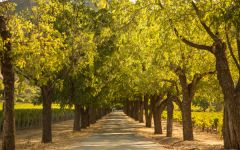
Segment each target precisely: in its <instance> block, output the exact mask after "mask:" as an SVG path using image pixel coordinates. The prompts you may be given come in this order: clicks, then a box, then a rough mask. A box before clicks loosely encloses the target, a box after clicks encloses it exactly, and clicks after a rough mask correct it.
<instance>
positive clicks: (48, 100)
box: [41, 84, 52, 143]
mask: <svg viewBox="0 0 240 150" xmlns="http://www.w3.org/2000/svg"><path fill="white" fill-rule="evenodd" d="M51 94H52V90H51V85H50V84H48V85H45V86H42V87H41V95H42V101H43V110H42V142H43V143H50V142H52V108H51V105H52V96H51Z"/></svg>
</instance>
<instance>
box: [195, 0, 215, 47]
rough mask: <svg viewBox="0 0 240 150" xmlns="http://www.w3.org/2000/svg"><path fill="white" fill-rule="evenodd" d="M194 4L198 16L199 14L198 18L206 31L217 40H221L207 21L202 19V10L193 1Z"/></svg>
mask: <svg viewBox="0 0 240 150" xmlns="http://www.w3.org/2000/svg"><path fill="white" fill-rule="evenodd" d="M192 6H193V9H194V10H195V12H196V14H197V16H198V19H199V21H200V23H201V25H202V26H203V28H204V29H205V30H206V32H207V33H208V35H209V36H210V37H211V38H212V39H213V40H214V41H215V42H217V41H219V38H218V37H217V36H216V35H215V34H214V33H213V32H212V31H211V29H210V28H209V27H208V26H207V25H206V23H205V22H203V21H202V19H201V15H200V11H199V9H198V7H197V5H196V4H195V3H194V2H193V1H192Z"/></svg>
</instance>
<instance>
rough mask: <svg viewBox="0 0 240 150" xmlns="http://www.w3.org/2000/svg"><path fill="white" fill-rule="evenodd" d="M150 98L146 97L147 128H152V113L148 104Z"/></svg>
mask: <svg viewBox="0 0 240 150" xmlns="http://www.w3.org/2000/svg"><path fill="white" fill-rule="evenodd" d="M148 101H149V99H148V97H147V96H145V97H144V109H145V121H146V127H147V128H151V127H152V111H151V109H150V107H149V104H148Z"/></svg>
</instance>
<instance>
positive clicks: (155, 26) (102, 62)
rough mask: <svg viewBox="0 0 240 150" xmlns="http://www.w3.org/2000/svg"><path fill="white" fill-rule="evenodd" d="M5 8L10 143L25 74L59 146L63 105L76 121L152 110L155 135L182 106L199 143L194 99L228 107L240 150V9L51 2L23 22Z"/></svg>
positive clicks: (233, 143)
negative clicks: (55, 112)
mask: <svg viewBox="0 0 240 150" xmlns="http://www.w3.org/2000/svg"><path fill="white" fill-rule="evenodd" d="M0 4H1V5H0V6H1V9H0V11H1V12H0V14H1V15H0V16H2V17H1V20H0V22H1V25H0V28H1V29H0V31H1V37H2V38H1V40H2V42H1V44H2V47H3V49H2V51H1V54H2V57H1V60H2V61H1V62H2V65H1V68H2V75H3V83H4V87H5V101H6V104H5V109H4V111H5V122H7V123H9V124H6V125H5V126H4V129H5V130H4V133H7V134H6V137H7V136H8V137H7V138H5V139H11V140H12V141H11V142H10V143H12V142H13V141H14V138H13V137H14V134H13V133H14V132H13V129H14V126H13V125H14V124H13V94H14V93H13V91H14V90H13V89H14V73H17V74H18V76H21V77H23V78H24V79H27V80H29V81H30V82H31V83H32V84H33V85H35V86H38V87H39V88H40V89H41V99H42V102H43V107H44V108H43V116H45V117H43V133H44V134H43V135H44V136H43V142H50V141H51V138H50V137H51V134H50V133H51V132H50V131H51V124H50V123H49V120H51V116H49V115H48V114H51V103H52V102H54V101H56V102H58V103H61V104H62V105H69V104H70V105H74V106H75V109H76V110H75V112H76V117H75V118H79V117H77V116H79V112H81V111H80V110H81V109H82V108H84V110H86V106H88V108H92V107H94V108H96V106H100V107H101V106H106V105H108V104H112V103H113V102H115V101H116V102H119V101H122V103H124V104H126V105H125V106H128V107H125V108H124V110H125V112H126V113H127V114H129V115H131V116H133V117H135V118H137V114H138V110H139V114H140V115H139V116H140V117H139V120H140V121H142V120H143V119H142V116H143V115H142V114H143V113H144V111H143V108H145V116H146V126H151V117H152V116H153V119H154V125H155V133H161V132H162V131H161V112H162V111H163V110H164V109H165V108H166V107H167V110H168V115H169V120H168V121H169V123H170V125H171V122H172V111H173V102H175V103H176V104H177V105H178V107H179V110H180V111H181V112H182V121H183V139H184V140H193V127H192V119H191V105H192V101H193V100H194V99H208V100H209V101H211V102H217V103H221V102H222V101H223V103H224V126H223V136H224V147H225V148H236V149H238V148H240V131H239V128H238V126H239V124H240V122H239V119H238V118H239V115H240V113H239V110H238V108H239V105H240V103H239V83H240V82H239V68H240V67H239V60H240V59H239V57H240V56H239V54H240V53H239V50H240V46H239V45H240V44H239V43H240V42H239V28H240V27H239V19H238V18H239V17H238V16H239V13H240V12H239V10H240V9H239V6H240V3H239V1H237V0H225V1H221V0H216V1H191V0H172V1H169V0H147V1H146V0H137V1H129V0H121V1H119V0H112V1H107V0H96V1H67V0H61V1H58V0H51V1H48V2H47V3H45V1H38V3H37V4H36V3H35V4H34V5H32V6H33V7H32V8H31V9H28V11H27V10H25V11H21V13H17V14H16V13H13V12H14V11H13V9H11V8H13V6H12V4H11V3H9V2H3V3H0ZM2 10H3V11H2ZM6 12H7V13H6ZM143 106H144V107H143ZM77 122H78V121H76V129H77V128H78V127H79V126H78V125H77ZM170 127H171V126H170ZM170 127H169V132H168V134H169V136H170V135H171V132H170V131H171V128H170ZM10 133H12V134H10ZM9 137H10V138H9ZM9 141H10V140H9ZM3 143H6V142H3ZM5 145H11V144H5ZM5 149H6V148H5Z"/></svg>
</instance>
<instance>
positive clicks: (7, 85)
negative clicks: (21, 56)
mask: <svg viewBox="0 0 240 150" xmlns="http://www.w3.org/2000/svg"><path fill="white" fill-rule="evenodd" d="M0 34H1V38H2V40H3V42H4V49H3V51H2V52H1V53H0V56H1V73H2V76H3V85H4V96H3V98H4V111H3V142H2V149H3V150H14V149H15V121H14V81H15V77H14V68H13V64H12V62H13V59H12V46H11V43H10V42H9V41H7V39H8V38H10V37H11V34H10V32H9V31H8V30H7V23H6V20H5V18H4V17H3V16H0Z"/></svg>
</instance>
